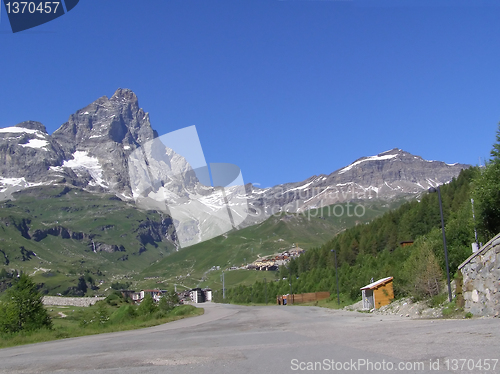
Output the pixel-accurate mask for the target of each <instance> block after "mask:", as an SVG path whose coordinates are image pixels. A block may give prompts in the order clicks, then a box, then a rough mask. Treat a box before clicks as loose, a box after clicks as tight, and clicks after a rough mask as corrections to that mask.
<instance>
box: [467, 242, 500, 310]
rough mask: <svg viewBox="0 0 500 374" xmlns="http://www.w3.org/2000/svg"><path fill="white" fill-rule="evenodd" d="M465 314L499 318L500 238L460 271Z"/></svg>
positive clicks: (482, 250) (474, 256) (488, 245)
mask: <svg viewBox="0 0 500 374" xmlns="http://www.w3.org/2000/svg"><path fill="white" fill-rule="evenodd" d="M458 268H459V270H460V271H461V272H462V276H463V289H462V292H463V298H464V301H465V311H466V312H470V313H472V314H473V315H475V316H495V317H499V316H500V234H498V235H497V236H495V237H494V238H493V239H491V240H490V241H489V242H488V243H486V245H484V246H483V247H481V248H480V249H479V251H477V252H476V253H474V254H472V256H470V257H469V258H468V259H467V260H465V261H464V262H463V263H462V264H461V265H460V266H459V267H458Z"/></svg>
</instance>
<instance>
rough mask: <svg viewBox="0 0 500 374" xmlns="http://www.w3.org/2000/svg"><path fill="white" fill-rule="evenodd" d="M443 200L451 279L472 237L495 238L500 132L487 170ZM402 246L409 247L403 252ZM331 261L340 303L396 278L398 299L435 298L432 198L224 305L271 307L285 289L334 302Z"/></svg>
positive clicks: (439, 272)
mask: <svg viewBox="0 0 500 374" xmlns="http://www.w3.org/2000/svg"><path fill="white" fill-rule="evenodd" d="M441 195H442V204H443V215H444V221H445V230H446V239H447V247H448V254H449V265H450V271H451V272H452V276H453V275H454V274H455V273H456V272H457V269H458V266H459V265H460V264H461V263H462V262H463V261H464V260H465V259H467V257H469V255H471V254H472V249H471V248H472V247H471V243H473V242H474V241H475V230H476V231H477V233H478V241H479V242H482V243H485V242H486V241H488V240H489V239H491V238H492V237H493V236H494V235H496V234H497V233H499V232H500V126H499V128H498V131H497V136H496V143H495V144H494V145H493V149H492V151H491V159H490V160H489V161H488V162H487V163H486V165H485V166H484V167H471V168H469V169H465V170H462V172H461V173H460V175H459V176H458V177H457V178H453V180H452V181H451V182H450V183H448V184H446V185H443V186H441ZM471 199H473V200H474V204H472V200H471ZM473 209H474V213H475V218H476V219H475V220H474V219H473ZM402 242H408V244H410V243H411V242H413V244H412V245H407V246H404V245H401V244H402ZM335 255H336V258H337V267H338V277H339V287H340V293H341V299H342V300H343V301H344V302H345V303H348V302H352V301H356V300H358V299H359V298H360V296H361V291H360V287H363V286H365V285H366V284H368V283H370V281H371V280H372V279H374V280H377V279H379V278H383V277H387V276H393V277H394V291H395V296H396V297H401V296H413V297H416V298H424V297H429V296H433V295H436V294H437V293H438V292H439V289H440V285H441V284H442V280H443V277H444V269H445V260H444V251H443V242H442V235H441V218H440V212H439V202H438V196H437V194H430V193H423V194H422V195H421V196H420V197H419V199H417V200H416V201H411V202H407V203H405V204H403V205H402V206H401V207H399V208H398V209H395V210H393V211H390V212H387V213H385V214H384V215H383V216H381V217H378V218H376V219H374V220H373V221H371V222H369V223H367V224H360V225H357V226H355V227H352V228H350V229H348V230H345V231H344V232H342V233H340V234H338V235H337V236H335V237H334V238H333V239H332V240H330V241H328V242H327V243H325V244H324V245H322V246H321V247H318V248H313V249H310V250H307V251H306V252H305V253H304V254H302V255H301V256H300V257H298V258H296V259H292V260H291V261H290V263H289V264H288V266H286V267H284V266H282V267H280V270H279V272H278V274H277V277H276V279H273V281H271V282H267V284H266V285H265V284H264V283H263V282H256V283H255V284H254V285H252V286H238V287H234V288H231V289H228V290H227V291H226V300H225V301H226V302H235V303H251V302H259V303H260V302H263V300H264V299H265V294H264V293H265V292H267V297H268V299H269V300H272V302H274V300H275V298H276V296H277V295H279V294H287V293H289V292H290V289H291V290H292V292H293V293H305V292H318V291H330V292H331V293H332V294H336V281H335V276H336V272H335ZM270 278H274V277H272V276H270ZM333 297H336V296H335V295H333V296H332V298H333ZM215 300H216V301H222V295H221V292H216V293H215Z"/></svg>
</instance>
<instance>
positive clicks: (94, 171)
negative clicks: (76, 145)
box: [63, 151, 108, 187]
mask: <svg viewBox="0 0 500 374" xmlns="http://www.w3.org/2000/svg"><path fill="white" fill-rule="evenodd" d="M63 166H64V167H68V168H71V169H73V170H75V171H81V170H84V171H87V172H88V173H89V174H90V176H91V177H92V178H93V179H94V181H95V183H92V182H91V183H89V184H90V185H96V184H97V185H99V186H101V187H108V186H107V184H106V182H105V181H104V179H102V167H101V164H100V163H99V160H98V159H97V158H96V157H91V156H89V155H88V152H87V151H76V152H75V153H73V159H72V160H67V161H64V163H63Z"/></svg>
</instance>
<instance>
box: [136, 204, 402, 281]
mask: <svg viewBox="0 0 500 374" xmlns="http://www.w3.org/2000/svg"><path fill="white" fill-rule="evenodd" d="M401 203H402V201H398V202H393V203H391V204H388V203H382V202H373V203H370V204H369V205H368V204H364V207H365V214H364V215H363V216H361V217H358V216H356V215H354V214H352V212H351V213H350V216H347V209H345V212H346V214H345V215H343V216H340V217H337V216H335V215H334V214H332V213H331V212H332V210H330V214H328V209H329V207H325V208H323V209H322V210H318V211H316V210H313V211H309V212H305V213H300V214H282V215H280V216H271V217H270V218H269V219H267V220H266V221H264V222H262V223H260V224H257V225H254V226H250V227H247V228H244V229H242V230H239V231H234V232H230V233H228V234H226V235H222V236H219V237H216V238H213V239H211V240H208V241H206V242H203V243H199V244H196V245H193V246H191V247H188V248H185V249H182V250H180V251H179V252H175V253H172V254H170V255H169V256H167V257H165V258H164V259H162V260H161V261H158V262H157V263H155V264H154V265H152V266H150V267H148V268H146V269H144V270H143V271H142V274H143V275H144V276H158V277H160V278H162V279H164V280H165V281H166V282H169V283H176V284H179V285H184V286H185V287H189V288H191V287H195V286H201V287H220V284H221V281H220V278H221V272H222V271H223V270H227V269H230V268H231V267H233V266H236V267H240V266H242V265H244V264H247V263H250V262H252V261H254V260H256V259H257V258H258V256H266V255H271V254H274V253H278V252H282V251H284V250H287V249H291V248H292V245H294V244H295V245H296V246H298V247H300V248H303V249H306V250H307V249H309V248H313V247H317V246H319V245H321V244H323V243H324V242H326V241H327V240H331V239H332V238H333V237H334V236H335V235H336V234H338V233H339V232H341V231H343V230H345V229H346V228H349V227H353V226H355V225H356V224H360V223H365V222H368V221H370V220H372V219H373V218H375V217H377V216H379V215H381V214H383V213H384V212H386V211H388V210H390V209H392V208H394V207H396V206H398V205H400V204H401ZM344 206H345V205H344ZM351 209H352V208H351ZM338 211H340V209H339V210H338ZM214 267H215V268H216V267H220V269H219V270H211V269H213V268H214ZM237 273H238V274H239V275H236V274H237ZM266 274H267V275H266ZM264 277H267V279H271V278H273V279H274V277H275V274H274V273H273V272H271V273H268V272H259V271H255V270H231V271H229V272H226V285H227V286H233V285H237V284H251V283H253V282H254V281H256V280H262V279H263V278H264Z"/></svg>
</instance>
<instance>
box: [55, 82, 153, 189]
mask: <svg viewBox="0 0 500 374" xmlns="http://www.w3.org/2000/svg"><path fill="white" fill-rule="evenodd" d="M157 136H158V135H157V133H156V132H155V131H154V130H153V129H152V128H151V124H150V122H149V115H148V113H145V112H144V111H143V110H142V109H141V108H139V102H138V100H137V97H136V95H135V94H134V93H133V92H132V91H130V90H124V89H118V90H117V91H116V92H115V94H114V95H113V96H112V97H111V98H110V99H108V98H107V97H105V96H104V97H101V98H99V99H98V100H96V101H95V102H93V103H92V104H90V105H88V106H86V107H85V108H83V109H80V110H79V111H77V112H76V113H75V114H72V115H71V116H70V117H69V120H68V122H66V123H65V124H63V125H62V126H61V127H60V128H59V129H58V130H57V131H55V132H54V134H53V135H52V137H53V139H54V141H55V142H57V143H58V144H60V146H61V148H62V149H63V151H64V155H65V161H64V162H63V163H62V164H61V165H60V166H62V170H60V171H61V172H62V173H65V172H66V173H68V172H69V170H68V169H70V170H71V171H72V172H73V173H75V174H76V175H77V176H78V178H76V182H77V183H76V184H77V185H78V184H79V185H81V186H82V187H102V188H103V189H106V190H109V191H112V192H115V193H116V194H118V195H122V196H126V197H131V194H130V183H129V179H128V164H127V159H128V156H129V154H130V153H131V152H133V151H134V150H135V149H136V148H137V147H139V146H140V145H141V144H143V143H145V142H147V141H148V140H151V139H153V138H155V137H157Z"/></svg>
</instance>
